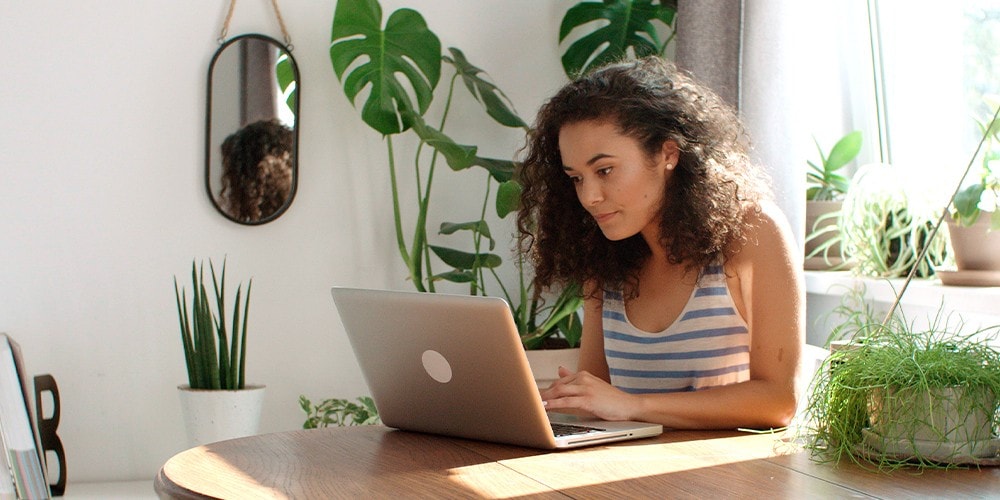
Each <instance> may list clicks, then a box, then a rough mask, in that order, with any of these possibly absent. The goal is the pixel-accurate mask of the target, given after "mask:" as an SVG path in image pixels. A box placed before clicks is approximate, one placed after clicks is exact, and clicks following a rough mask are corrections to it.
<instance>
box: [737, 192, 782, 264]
mask: <svg viewBox="0 0 1000 500" xmlns="http://www.w3.org/2000/svg"><path fill="white" fill-rule="evenodd" d="M745 220H746V223H747V229H746V238H745V241H744V243H743V245H742V246H741V247H740V248H739V250H738V251H737V252H736V253H735V254H734V255H733V258H732V261H733V263H734V264H743V265H747V264H750V263H753V262H756V261H758V260H760V259H766V260H773V259H781V260H786V259H789V258H790V257H791V253H794V252H793V249H794V248H796V244H795V238H794V236H793V234H792V228H791V225H790V224H789V223H788V218H787V217H786V216H785V214H784V212H782V210H781V208H780V207H778V205H777V204H775V203H774V202H771V201H762V202H760V203H758V204H757V205H756V206H755V207H753V208H752V209H749V210H747V215H746V219H745Z"/></svg>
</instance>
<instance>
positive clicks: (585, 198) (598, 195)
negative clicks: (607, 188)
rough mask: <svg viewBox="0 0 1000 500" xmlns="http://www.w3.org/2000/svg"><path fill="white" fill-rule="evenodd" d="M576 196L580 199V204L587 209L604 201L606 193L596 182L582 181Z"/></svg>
mask: <svg viewBox="0 0 1000 500" xmlns="http://www.w3.org/2000/svg"><path fill="white" fill-rule="evenodd" d="M576 194H577V197H579V198H580V203H581V204H582V205H583V206H585V207H589V206H592V205H596V204H598V203H600V202H601V201H603V200H604V191H603V190H602V189H601V186H600V185H598V183H596V182H586V181H581V182H580V184H578V185H577V191H576Z"/></svg>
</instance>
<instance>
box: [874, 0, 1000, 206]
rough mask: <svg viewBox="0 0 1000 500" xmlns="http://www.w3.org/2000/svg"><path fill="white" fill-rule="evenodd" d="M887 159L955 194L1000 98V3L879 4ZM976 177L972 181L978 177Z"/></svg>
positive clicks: (964, 0)
mask: <svg viewBox="0 0 1000 500" xmlns="http://www.w3.org/2000/svg"><path fill="white" fill-rule="evenodd" d="M871 7H872V8H871V14H872V23H873V26H876V27H877V31H874V30H873V31H874V32H875V33H877V37H876V42H877V43H876V44H874V45H875V46H876V48H877V51H876V54H875V56H876V59H875V60H876V65H877V66H879V65H878V63H879V62H880V63H881V64H880V67H878V68H877V69H880V70H881V71H880V72H877V76H880V77H881V78H880V80H881V84H882V85H881V92H879V93H878V94H879V97H881V98H882V99H883V103H882V106H881V109H882V111H883V112H884V115H883V120H882V125H883V130H881V131H880V135H881V139H882V145H881V146H882V157H883V160H885V161H887V162H889V163H892V164H893V165H896V166H899V167H903V168H907V169H912V170H915V171H917V173H918V174H919V175H921V176H922V177H925V178H928V179H934V181H935V182H936V183H937V184H939V185H941V186H942V188H947V191H948V192H947V194H945V197H947V196H948V195H950V194H951V193H950V191H951V190H952V189H954V187H955V184H956V183H957V182H958V179H959V177H960V176H961V174H962V172H963V170H964V169H965V166H966V164H967V163H968V161H969V158H970V156H971V155H972V152H973V151H974V150H975V148H976V145H977V144H978V142H979V139H980V136H981V133H980V130H979V128H978V126H977V125H976V121H975V119H979V120H986V119H987V118H988V117H992V113H993V111H995V108H993V109H990V105H988V104H987V103H986V101H985V100H984V96H994V100H993V106H996V105H997V104H998V102H996V100H995V96H996V95H997V94H998V93H1000V88H998V85H1000V73H998V69H1000V2H997V1H996V0H958V1H954V2H930V1H926V0H918V1H902V0H883V1H878V0H872V6H871ZM974 172H975V171H973V174H970V175H974ZM945 199H946V198H945Z"/></svg>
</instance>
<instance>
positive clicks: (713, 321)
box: [518, 57, 804, 429]
mask: <svg viewBox="0 0 1000 500" xmlns="http://www.w3.org/2000/svg"><path fill="white" fill-rule="evenodd" d="M519 180H520V182H521V183H522V185H523V191H522V195H521V210H520V211H519V213H518V228H519V231H520V238H521V247H522V250H523V251H525V252H527V253H528V254H529V255H530V256H531V258H532V262H533V263H534V266H535V273H536V278H535V279H536V285H538V286H539V287H541V288H548V287H551V286H553V285H564V284H567V283H572V282H576V283H583V284H584V290H585V292H584V293H585V296H584V298H585V303H584V311H583V318H584V319H583V338H582V340H581V349H580V364H579V367H578V370H577V371H576V372H573V371H571V370H569V369H568V368H565V367H564V368H560V370H559V376H560V379H559V380H558V381H557V382H556V383H554V384H553V385H552V386H551V387H549V388H548V389H546V390H543V391H542V398H543V400H544V401H545V404H546V406H547V408H548V409H550V410H557V411H583V412H588V413H592V414H594V415H596V416H598V417H600V418H603V419H606V420H642V421H648V422H656V423H661V424H663V425H664V426H666V427H670V428H699V429H712V428H737V427H753V428H769V427H780V426H784V425H787V424H788V423H789V421H790V420H791V419H792V417H793V416H794V414H795V408H796V395H795V394H796V391H795V379H796V374H797V365H798V358H799V352H800V346H801V345H802V342H803V338H804V331H803V323H804V322H803V317H804V294H803V287H802V279H801V273H800V272H799V270H800V269H801V268H802V267H801V262H800V261H801V259H800V255H799V253H800V252H799V251H798V250H797V247H796V246H795V244H794V243H793V240H792V237H791V233H790V230H789V228H788V224H787V222H786V221H785V219H784V217H783V215H782V214H781V212H780V211H779V210H778V209H777V208H776V207H775V206H774V205H773V204H772V203H771V201H770V200H769V199H768V189H767V187H766V184H765V181H764V179H763V175H762V174H761V173H760V172H759V171H758V170H757V168H756V167H755V166H754V165H753V164H751V162H750V161H749V160H748V158H747V145H746V142H745V140H744V134H743V130H742V128H741V125H740V123H739V121H738V119H737V117H736V115H735V114H734V112H733V111H732V110H731V109H730V108H729V107H728V106H726V105H725V104H724V103H723V102H722V101H721V99H719V98H718V97H717V96H716V95H715V94H714V93H712V92H711V91H709V90H708V89H706V88H704V87H702V86H699V85H698V84H696V83H695V82H693V81H692V80H691V79H690V78H688V77H686V76H685V75H683V74H681V73H679V72H678V71H677V70H676V69H675V68H674V67H673V65H671V64H670V63H668V62H666V61H664V60H662V59H660V58H655V57H654V58H646V59H642V60H639V61H633V62H625V63H619V64H614V65H610V66H607V67H604V68H602V69H599V70H597V71H595V72H593V73H591V74H589V75H587V76H584V77H581V78H580V79H578V80H576V81H574V82H571V83H569V84H568V85H566V86H565V87H564V88H563V89H562V90H560V91H559V92H558V93H557V94H556V95H555V96H554V97H552V98H551V99H550V100H549V101H548V102H546V103H545V104H544V105H543V107H542V108H541V110H540V111H539V113H538V117H537V119H536V124H535V128H534V129H533V131H532V132H531V134H530V135H529V137H528V144H527V146H526V156H525V159H524V162H523V167H522V169H521V171H520V173H519Z"/></svg>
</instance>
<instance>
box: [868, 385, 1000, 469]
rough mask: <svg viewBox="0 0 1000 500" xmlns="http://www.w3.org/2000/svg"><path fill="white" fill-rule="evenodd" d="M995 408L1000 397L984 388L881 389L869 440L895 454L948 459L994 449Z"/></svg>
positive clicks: (872, 405) (875, 399)
mask: <svg viewBox="0 0 1000 500" xmlns="http://www.w3.org/2000/svg"><path fill="white" fill-rule="evenodd" d="M996 408H997V398H996V397H995V396H994V395H993V394H992V393H990V391H989V390H987V389H985V388H979V389H972V388H969V387H958V386H956V387H942V388H931V389H929V390H928V389H924V390H918V389H915V388H912V387H904V388H895V389H890V390H888V391H886V390H877V391H875V392H874V393H873V394H872V400H871V403H870V408H869V411H870V417H871V429H870V432H869V433H867V434H866V435H865V441H866V442H867V443H868V444H869V445H870V446H872V447H873V448H875V449H876V450H879V451H882V452H885V453H888V454H891V455H897V456H901V457H923V458H925V459H928V458H930V459H938V460H943V461H946V462H947V461H951V460H952V459H953V457H958V456H962V457H968V456H972V457H984V456H991V455H995V454H996V451H997V450H996V442H995V440H994V439H993V422H994V415H995V412H996Z"/></svg>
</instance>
